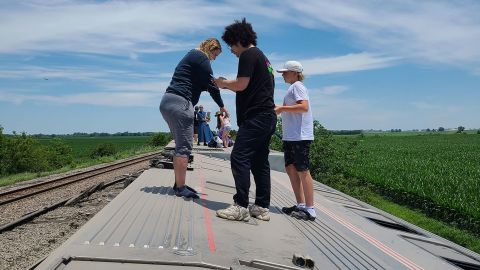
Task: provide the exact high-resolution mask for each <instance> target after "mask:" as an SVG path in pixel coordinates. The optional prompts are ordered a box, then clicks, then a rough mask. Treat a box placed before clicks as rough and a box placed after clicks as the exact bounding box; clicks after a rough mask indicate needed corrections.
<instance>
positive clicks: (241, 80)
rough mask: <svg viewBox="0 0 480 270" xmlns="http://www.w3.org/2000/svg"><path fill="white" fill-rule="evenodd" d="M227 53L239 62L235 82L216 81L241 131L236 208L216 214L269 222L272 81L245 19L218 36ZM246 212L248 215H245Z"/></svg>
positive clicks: (235, 163)
mask: <svg viewBox="0 0 480 270" xmlns="http://www.w3.org/2000/svg"><path fill="white" fill-rule="evenodd" d="M222 39H223V41H225V43H227V44H228V46H229V47H230V51H231V52H232V53H233V54H235V56H237V57H238V58H239V60H238V72H237V78H236V79H233V80H227V79H225V78H218V79H216V80H215V82H216V84H217V85H218V87H220V88H226V89H230V90H232V91H233V92H235V93H236V97H235V103H236V107H237V123H238V126H239V130H238V133H237V138H236V141H235V144H234V146H233V150H232V154H231V156H230V162H231V167H232V174H233V178H234V179H235V187H236V194H235V195H234V196H233V201H234V203H233V204H232V205H231V206H230V207H228V208H226V209H221V210H218V211H217V216H219V217H220V218H225V219H228V220H240V221H248V220H249V219H250V216H252V217H255V218H257V219H261V220H264V221H268V220H270V214H269V207H270V195H271V179H270V164H269V162H268V154H269V151H270V150H269V145H270V139H271V137H272V134H273V132H274V131H275V125H276V123H277V115H276V114H275V111H274V108H275V103H274V102H273V91H274V88H275V81H274V77H273V68H272V65H271V64H270V62H269V61H268V59H267V57H266V56H265V55H264V54H263V52H262V51H261V50H260V49H259V48H257V47H256V45H257V34H256V33H255V31H253V28H252V25H251V24H250V23H247V21H246V20H245V18H243V20H242V21H235V23H233V24H231V25H229V26H227V27H225V32H224V34H223V36H222ZM250 171H251V172H252V174H253V178H254V180H255V185H256V190H255V191H256V192H255V203H254V204H252V205H250V206H249V201H248V194H249V190H250ZM247 207H248V209H247Z"/></svg>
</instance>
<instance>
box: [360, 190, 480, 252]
mask: <svg viewBox="0 0 480 270" xmlns="http://www.w3.org/2000/svg"><path fill="white" fill-rule="evenodd" d="M367 201H368V203H369V204H371V205H373V206H375V207H377V208H379V209H382V210H383V211H385V212H388V213H390V214H392V215H394V216H396V217H399V218H401V219H403V220H405V221H408V222H410V223H412V224H415V225H417V226H418V227H420V228H423V229H425V230H427V231H429V232H432V233H434V234H436V235H439V236H441V237H443V238H445V239H448V240H450V241H452V242H454V243H457V244H458V245H461V246H463V247H465V248H468V249H470V250H472V251H474V252H476V253H479V254H480V237H479V236H477V235H475V234H472V233H471V232H469V231H467V230H461V229H458V228H456V227H453V226H451V225H449V224H447V223H444V222H442V221H438V220H436V219H432V218H430V217H427V216H426V215H425V214H423V213H421V212H420V211H418V210H412V209H410V208H407V207H405V206H401V205H398V204H395V203H393V202H390V201H388V200H386V199H384V198H383V197H381V196H379V195H377V194H371V195H370V196H369V197H368V199H367Z"/></svg>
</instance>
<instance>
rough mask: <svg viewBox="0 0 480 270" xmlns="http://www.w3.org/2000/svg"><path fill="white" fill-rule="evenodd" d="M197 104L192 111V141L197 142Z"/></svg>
mask: <svg viewBox="0 0 480 270" xmlns="http://www.w3.org/2000/svg"><path fill="white" fill-rule="evenodd" d="M197 114H198V106H195V111H194V112H193V143H198V115H197Z"/></svg>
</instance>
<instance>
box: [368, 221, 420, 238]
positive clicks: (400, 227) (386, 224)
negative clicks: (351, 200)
mask: <svg viewBox="0 0 480 270" xmlns="http://www.w3.org/2000/svg"><path fill="white" fill-rule="evenodd" d="M366 218H367V219H368V220H371V221H373V222H375V223H377V224H378V225H380V226H383V227H386V228H389V229H394V230H398V231H402V232H408V233H414V234H418V235H423V234H421V233H419V232H417V231H415V230H412V229H410V228H408V227H406V226H403V225H402V224H399V223H393V222H388V221H385V220H380V219H376V218H372V217H366Z"/></svg>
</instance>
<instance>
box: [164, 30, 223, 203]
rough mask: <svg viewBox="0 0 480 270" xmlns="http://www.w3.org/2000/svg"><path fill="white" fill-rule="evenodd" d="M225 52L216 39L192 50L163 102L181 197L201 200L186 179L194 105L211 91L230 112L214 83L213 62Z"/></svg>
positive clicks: (208, 40) (174, 77) (215, 98)
mask: <svg viewBox="0 0 480 270" xmlns="http://www.w3.org/2000/svg"><path fill="white" fill-rule="evenodd" d="M221 52H222V47H221V45H220V42H219V41H218V40H217V39H216V38H209V39H206V40H204V41H202V42H201V43H200V46H199V47H198V48H196V49H193V50H191V51H189V52H188V53H187V54H186V55H185V56H184V57H183V59H182V60H181V61H180V62H179V63H178V65H177V67H176V68H175V72H174V73H173V76H172V80H171V81H170V85H169V86H168V87H167V90H166V92H165V94H164V95H163V98H162V101H161V102H160V112H161V113H162V116H163V118H164V119H165V121H166V122H167V124H168V127H169V128H170V132H172V134H173V139H174V140H175V156H174V157H173V169H174V173H175V184H174V185H173V188H174V190H175V194H176V195H177V196H181V197H185V198H198V195H197V194H196V192H195V190H194V189H192V188H190V187H188V186H187V185H185V177H186V174H187V165H188V158H189V156H190V154H191V151H192V144H193V142H192V141H193V118H192V115H194V110H193V106H194V105H196V104H197V103H198V100H199V98H200V94H201V92H202V91H205V90H206V91H208V92H209V93H210V96H212V98H213V100H214V101H215V103H217V105H218V107H220V111H223V112H227V110H226V108H225V107H224V104H223V100H222V97H221V96H220V90H219V89H218V87H217V86H216V85H215V83H214V82H213V72H212V67H211V65H210V61H213V60H215V58H217V56H218V55H219V54H220V53H221Z"/></svg>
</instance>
